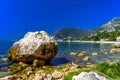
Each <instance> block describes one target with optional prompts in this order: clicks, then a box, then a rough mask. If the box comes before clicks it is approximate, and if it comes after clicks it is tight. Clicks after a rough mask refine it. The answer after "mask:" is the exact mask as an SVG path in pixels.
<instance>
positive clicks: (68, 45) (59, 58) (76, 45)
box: [0, 41, 120, 68]
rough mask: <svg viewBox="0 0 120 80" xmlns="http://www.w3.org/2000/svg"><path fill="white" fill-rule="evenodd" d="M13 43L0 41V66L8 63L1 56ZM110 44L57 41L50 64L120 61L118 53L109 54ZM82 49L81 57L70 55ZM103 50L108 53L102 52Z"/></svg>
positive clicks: (5, 54) (5, 53)
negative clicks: (95, 54) (82, 54)
mask: <svg viewBox="0 0 120 80" xmlns="http://www.w3.org/2000/svg"><path fill="white" fill-rule="evenodd" d="M13 43H14V41H0V68H2V67H6V66H8V65H9V64H10V61H3V58H6V57H7V52H8V50H9V48H10V47H11V46H12V45H13ZM110 46H111V43H91V42H58V47H59V50H58V54H57V55H56V56H55V58H53V60H52V61H51V64H52V65H55V66H56V65H61V64H67V63H72V62H74V63H76V64H79V65H87V64H98V63H102V62H118V61H120V53H119V52H117V53H114V54H110ZM82 51H86V53H85V55H84V56H82V57H77V56H71V55H70V52H76V53H78V54H79V53H80V52H82ZM103 51H105V52H107V53H108V54H104V53H103ZM92 52H98V56H92V55H91V54H92ZM86 56H88V57H89V60H88V61H84V60H83V58H84V57H86Z"/></svg>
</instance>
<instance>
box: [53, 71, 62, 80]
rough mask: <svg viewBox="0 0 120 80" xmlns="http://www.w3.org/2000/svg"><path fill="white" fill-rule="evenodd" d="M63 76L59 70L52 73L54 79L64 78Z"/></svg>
mask: <svg viewBox="0 0 120 80" xmlns="http://www.w3.org/2000/svg"><path fill="white" fill-rule="evenodd" d="M62 76H63V74H62V73H61V72H59V71H57V70H55V71H54V72H53V73H52V77H53V79H60V78H62Z"/></svg>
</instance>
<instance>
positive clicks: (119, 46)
mask: <svg viewBox="0 0 120 80" xmlns="http://www.w3.org/2000/svg"><path fill="white" fill-rule="evenodd" d="M111 47H112V48H120V42H118V43H115V44H112V46H111Z"/></svg>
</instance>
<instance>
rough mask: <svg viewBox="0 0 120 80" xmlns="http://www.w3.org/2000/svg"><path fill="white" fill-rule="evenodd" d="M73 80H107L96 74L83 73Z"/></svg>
mask: <svg viewBox="0 0 120 80" xmlns="http://www.w3.org/2000/svg"><path fill="white" fill-rule="evenodd" d="M72 80H107V79H106V78H105V77H103V76H100V75H98V74H97V73H96V72H89V73H87V72H81V73H80V74H79V75H78V76H73V77H72Z"/></svg>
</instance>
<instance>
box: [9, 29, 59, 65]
mask: <svg viewBox="0 0 120 80" xmlns="http://www.w3.org/2000/svg"><path fill="white" fill-rule="evenodd" d="M57 51H58V46H57V43H56V41H55V39H54V38H53V37H52V36H49V35H48V34H47V33H46V32H44V31H40V32H39V31H37V32H28V33H27V34H26V35H25V36H24V38H23V39H21V40H19V41H18V42H15V43H14V44H13V46H12V47H11V48H10V49H9V51H8V58H9V59H10V60H11V61H12V62H24V63H34V64H33V65H34V66H37V64H39V65H43V64H45V63H46V64H47V63H50V61H51V60H52V59H53V57H54V56H55V55H56V54H57Z"/></svg>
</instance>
